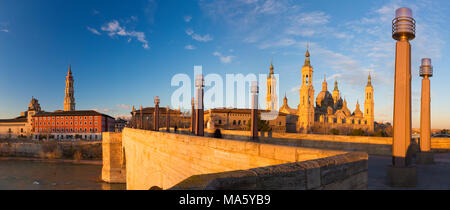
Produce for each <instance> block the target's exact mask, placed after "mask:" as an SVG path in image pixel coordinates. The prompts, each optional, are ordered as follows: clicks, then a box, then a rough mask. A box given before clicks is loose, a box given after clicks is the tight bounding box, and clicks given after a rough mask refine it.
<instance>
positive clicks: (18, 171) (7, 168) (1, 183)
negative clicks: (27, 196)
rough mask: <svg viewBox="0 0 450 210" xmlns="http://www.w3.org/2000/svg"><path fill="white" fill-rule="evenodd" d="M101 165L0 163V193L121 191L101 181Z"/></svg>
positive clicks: (121, 188)
mask: <svg viewBox="0 0 450 210" xmlns="http://www.w3.org/2000/svg"><path fill="white" fill-rule="evenodd" d="M101 171H102V166H101V165H83V164H73V163H54V162H41V161H24V160H0V190H125V189H126V186H125V184H107V183H104V182H101V181H100V180H101V179H100V178H101Z"/></svg>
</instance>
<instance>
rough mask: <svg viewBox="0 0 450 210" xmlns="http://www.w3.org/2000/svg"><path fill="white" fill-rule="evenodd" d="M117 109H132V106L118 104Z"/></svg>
mask: <svg viewBox="0 0 450 210" xmlns="http://www.w3.org/2000/svg"><path fill="white" fill-rule="evenodd" d="M117 107H118V108H121V109H127V110H128V109H130V106H129V105H125V104H117Z"/></svg>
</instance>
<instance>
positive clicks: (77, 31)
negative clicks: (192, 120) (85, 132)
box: [0, 0, 450, 128]
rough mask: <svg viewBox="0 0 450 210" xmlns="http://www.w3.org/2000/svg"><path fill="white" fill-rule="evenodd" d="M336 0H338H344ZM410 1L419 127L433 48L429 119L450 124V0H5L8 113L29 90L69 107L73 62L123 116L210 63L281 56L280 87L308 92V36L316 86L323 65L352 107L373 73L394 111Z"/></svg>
mask: <svg viewBox="0 0 450 210" xmlns="http://www.w3.org/2000/svg"><path fill="white" fill-rule="evenodd" d="M337 2H339V3H337ZM403 6H407V7H410V8H412V9H413V12H414V17H415V19H416V21H417V38H416V39H415V40H413V41H412V42H411V43H412V46H413V47H412V50H413V51H412V57H413V60H412V67H413V68H412V78H413V84H412V90H413V126H414V127H418V123H419V122H420V118H419V110H420V88H421V87H420V86H421V82H420V81H421V78H420V77H419V76H418V69H419V66H420V59H421V58H423V57H431V58H432V62H433V65H434V67H435V74H434V77H433V78H432V79H431V92H432V127H433V128H448V127H449V126H448V124H449V120H448V119H450V109H448V107H450V97H448V95H449V94H448V92H447V91H448V89H449V87H450V86H449V84H448V82H447V81H448V78H450V77H449V76H450V72H449V71H446V69H448V68H449V67H450V66H449V63H448V62H447V61H448V60H446V59H445V58H446V55H448V54H449V52H448V49H449V46H448V43H447V40H446V37H450V36H449V35H450V34H449V32H450V31H449V26H448V24H447V22H448V20H449V15H448V14H447V13H446V11H448V10H449V9H450V2H449V1H446V0H441V1H431V0H415V1H400V0H386V1H382V0H379V1H353V0H341V1H325V0H314V1H312V0H311V1H300V0H297V1H295V0H277V1H275V0H220V1H207V0H200V1H193V0H163V1H157V0H135V1H119V0H97V1H95V0H93V1H87V0H76V1H75V0H65V1H58V0H40V1H18V0H0V118H8V117H15V116H17V115H18V114H19V113H20V112H21V111H24V110H25V109H26V107H27V105H28V103H29V101H30V99H31V97H32V96H34V97H36V98H37V99H39V101H40V104H41V106H42V108H43V109H44V110H47V111H53V110H58V109H62V108H63V99H64V85H65V83H64V80H65V75H66V73H67V68H68V65H69V63H71V64H72V71H73V74H74V78H75V89H76V90H75V91H76V92H75V97H76V103H77V109H96V110H99V111H101V112H104V113H106V114H110V115H112V116H120V115H126V114H128V113H129V111H130V109H131V108H130V105H135V106H137V107H139V105H143V106H151V105H153V97H154V96H156V95H158V96H160V97H161V104H162V105H164V106H165V105H168V104H169V103H170V96H171V94H172V92H173V91H174V90H176V87H171V86H170V81H171V78H172V77H173V76H174V75H175V74H178V73H186V74H189V75H191V74H193V66H194V65H202V66H203V70H204V72H205V73H218V74H220V75H223V77H224V78H225V74H227V73H243V74H248V73H255V74H259V73H268V71H269V65H270V59H271V58H273V60H274V66H275V72H276V73H278V74H280V87H279V88H280V90H279V92H280V97H281V96H283V95H284V93H285V92H286V94H287V96H288V99H289V105H290V106H291V107H296V106H297V105H298V101H299V95H298V88H299V85H300V68H301V66H302V65H303V62H304V53H305V47H306V43H307V42H309V43H310V46H311V47H310V52H311V62H312V65H313V66H314V70H315V72H314V88H315V93H316V95H317V94H318V93H319V92H320V90H321V83H322V81H323V75H324V74H326V75H327V80H328V87H329V89H332V88H333V83H334V80H338V81H339V86H340V90H341V94H342V95H343V96H344V97H345V98H346V99H347V101H348V103H349V108H350V109H352V110H354V108H355V104H356V101H357V100H359V102H360V104H363V101H362V100H363V95H364V87H365V84H366V82H367V75H368V73H369V72H372V75H373V85H374V88H375V94H374V96H375V118H376V120H377V121H391V120H392V109H393V108H392V106H393V80H394V65H393V64H394V55H395V54H394V53H395V51H394V46H395V41H394V40H393V39H392V38H391V21H392V18H393V16H394V11H395V9H396V8H398V7H403Z"/></svg>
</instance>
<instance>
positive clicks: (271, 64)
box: [270, 59, 274, 75]
mask: <svg viewBox="0 0 450 210" xmlns="http://www.w3.org/2000/svg"><path fill="white" fill-rule="evenodd" d="M273 69H274V68H273V59H270V75H273V74H274V73H273Z"/></svg>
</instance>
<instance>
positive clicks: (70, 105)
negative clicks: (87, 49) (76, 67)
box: [64, 64, 75, 111]
mask: <svg viewBox="0 0 450 210" xmlns="http://www.w3.org/2000/svg"><path fill="white" fill-rule="evenodd" d="M65 93H66V96H65V98H64V111H75V97H74V89H73V76H72V69H71V66H70V64H69V71H68V72H67V76H66V91H65Z"/></svg>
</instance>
